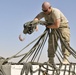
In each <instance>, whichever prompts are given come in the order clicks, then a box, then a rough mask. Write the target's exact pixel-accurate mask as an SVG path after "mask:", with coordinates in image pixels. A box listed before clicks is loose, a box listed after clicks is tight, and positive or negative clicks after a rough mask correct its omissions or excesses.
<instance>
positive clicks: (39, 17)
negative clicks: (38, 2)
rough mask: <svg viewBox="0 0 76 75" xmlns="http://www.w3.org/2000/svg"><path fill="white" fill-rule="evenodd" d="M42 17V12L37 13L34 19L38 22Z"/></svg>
mask: <svg viewBox="0 0 76 75" xmlns="http://www.w3.org/2000/svg"><path fill="white" fill-rule="evenodd" d="M43 17H44V16H43V12H41V13H39V14H38V15H37V16H36V17H35V18H38V19H39V20H40V19H42V18H43Z"/></svg>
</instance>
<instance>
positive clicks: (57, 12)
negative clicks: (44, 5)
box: [52, 10, 60, 21]
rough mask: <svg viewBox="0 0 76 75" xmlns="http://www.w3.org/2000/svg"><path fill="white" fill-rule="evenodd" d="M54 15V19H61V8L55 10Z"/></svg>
mask: <svg viewBox="0 0 76 75" xmlns="http://www.w3.org/2000/svg"><path fill="white" fill-rule="evenodd" d="M52 17H53V19H54V21H56V20H57V19H59V18H60V11H59V10H54V12H53V16H52Z"/></svg>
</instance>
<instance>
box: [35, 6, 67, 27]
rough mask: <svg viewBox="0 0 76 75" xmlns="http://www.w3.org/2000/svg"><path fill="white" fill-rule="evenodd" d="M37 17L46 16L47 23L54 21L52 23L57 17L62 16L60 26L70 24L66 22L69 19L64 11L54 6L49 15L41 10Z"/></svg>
mask: <svg viewBox="0 0 76 75" xmlns="http://www.w3.org/2000/svg"><path fill="white" fill-rule="evenodd" d="M36 17H37V18H38V19H39V20H40V19H42V18H44V19H45V21H46V22H47V23H52V24H54V23H55V20H56V19H59V18H60V27H64V26H66V25H68V24H66V23H68V20H67V18H66V17H65V16H64V15H63V13H62V12H61V11H60V10H59V9H57V8H53V7H52V12H51V13H50V14H49V15H48V14H45V13H44V12H40V13H39V14H38V15H37V16H36Z"/></svg>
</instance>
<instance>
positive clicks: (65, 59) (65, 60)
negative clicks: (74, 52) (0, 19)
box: [62, 55, 70, 64]
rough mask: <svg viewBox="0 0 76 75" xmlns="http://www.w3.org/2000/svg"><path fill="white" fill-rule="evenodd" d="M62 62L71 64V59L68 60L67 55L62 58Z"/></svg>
mask: <svg viewBox="0 0 76 75" xmlns="http://www.w3.org/2000/svg"><path fill="white" fill-rule="evenodd" d="M62 63H63V64H70V63H69V61H68V56H67V55H65V56H64V58H63V60H62Z"/></svg>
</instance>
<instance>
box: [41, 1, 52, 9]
mask: <svg viewBox="0 0 76 75" xmlns="http://www.w3.org/2000/svg"><path fill="white" fill-rule="evenodd" d="M50 6H51V5H50V3H49V2H44V3H43V4H42V9H48V8H49V7H50Z"/></svg>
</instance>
